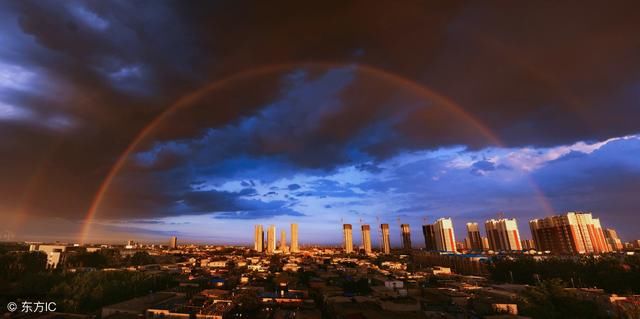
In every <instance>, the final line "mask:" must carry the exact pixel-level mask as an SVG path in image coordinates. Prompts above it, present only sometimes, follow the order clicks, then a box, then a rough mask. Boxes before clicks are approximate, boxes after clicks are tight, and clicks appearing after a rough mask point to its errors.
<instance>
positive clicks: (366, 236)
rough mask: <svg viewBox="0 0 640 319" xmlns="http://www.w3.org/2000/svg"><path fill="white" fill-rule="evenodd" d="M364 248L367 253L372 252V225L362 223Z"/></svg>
mask: <svg viewBox="0 0 640 319" xmlns="http://www.w3.org/2000/svg"><path fill="white" fill-rule="evenodd" d="M362 249H364V253H365V254H370V253H371V227H370V226H369V225H362Z"/></svg>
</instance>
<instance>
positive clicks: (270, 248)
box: [267, 225, 276, 254]
mask: <svg viewBox="0 0 640 319" xmlns="http://www.w3.org/2000/svg"><path fill="white" fill-rule="evenodd" d="M275 251H276V226H275V225H271V226H269V228H268V229H267V253H269V254H273V253H274V252H275Z"/></svg>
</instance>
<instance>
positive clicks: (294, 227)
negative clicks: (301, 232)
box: [291, 224, 300, 253]
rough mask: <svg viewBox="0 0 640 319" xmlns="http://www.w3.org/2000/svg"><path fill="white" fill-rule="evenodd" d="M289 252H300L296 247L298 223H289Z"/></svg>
mask: <svg viewBox="0 0 640 319" xmlns="http://www.w3.org/2000/svg"><path fill="white" fill-rule="evenodd" d="M291 252H292V253H297V252H300V248H299V247H298V224H291Z"/></svg>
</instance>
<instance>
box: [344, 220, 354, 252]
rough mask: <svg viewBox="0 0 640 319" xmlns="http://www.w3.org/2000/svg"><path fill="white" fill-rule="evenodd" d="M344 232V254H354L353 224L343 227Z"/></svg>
mask: <svg viewBox="0 0 640 319" xmlns="http://www.w3.org/2000/svg"><path fill="white" fill-rule="evenodd" d="M342 232H343V236H344V252H345V253H347V254H350V253H352V252H353V228H352V227H351V224H344V225H342Z"/></svg>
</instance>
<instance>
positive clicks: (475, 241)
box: [467, 223, 482, 251]
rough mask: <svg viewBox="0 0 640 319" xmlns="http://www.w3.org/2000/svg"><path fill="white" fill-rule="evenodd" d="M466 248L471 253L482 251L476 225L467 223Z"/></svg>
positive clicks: (478, 230) (478, 229) (480, 237)
mask: <svg viewBox="0 0 640 319" xmlns="http://www.w3.org/2000/svg"><path fill="white" fill-rule="evenodd" d="M467 238H468V239H469V240H468V245H467V248H468V249H470V250H473V251H482V236H480V228H478V223H467Z"/></svg>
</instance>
